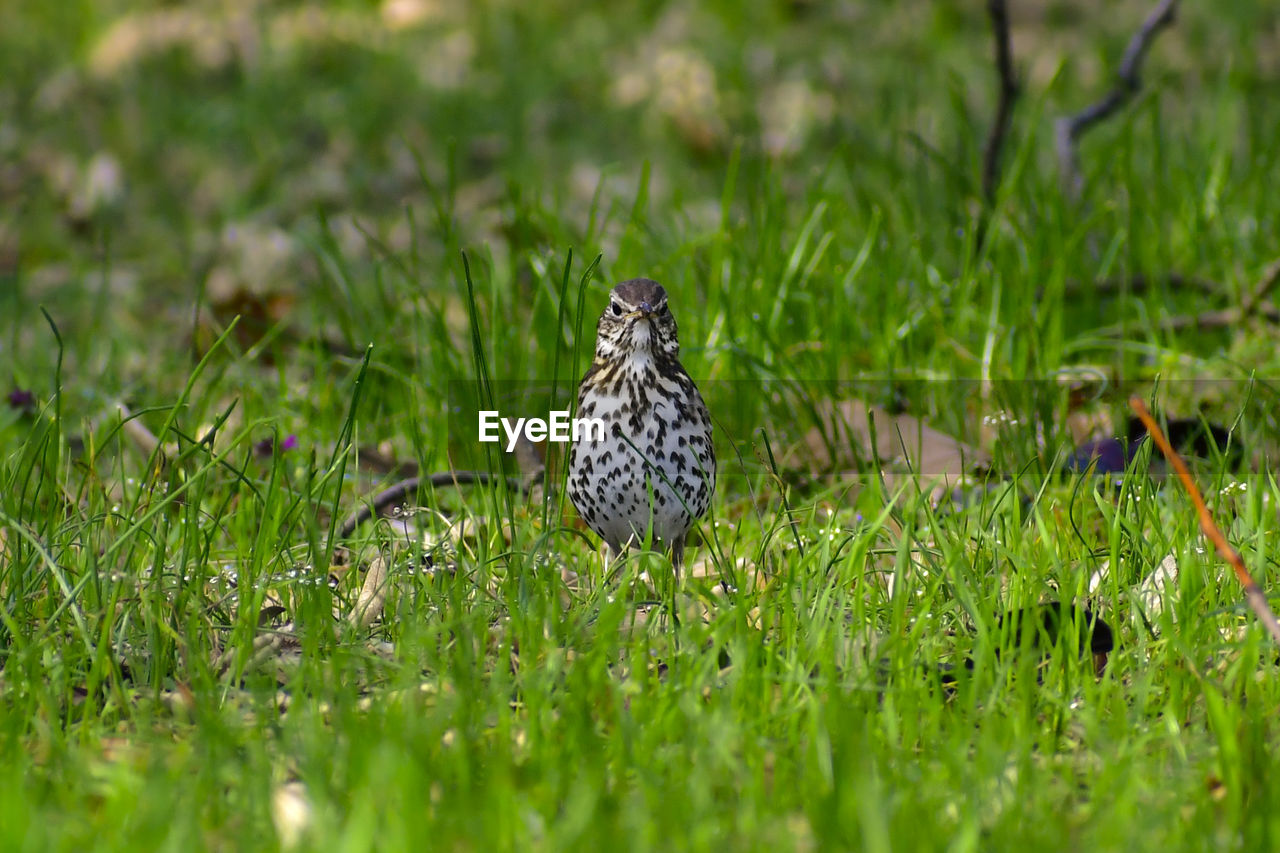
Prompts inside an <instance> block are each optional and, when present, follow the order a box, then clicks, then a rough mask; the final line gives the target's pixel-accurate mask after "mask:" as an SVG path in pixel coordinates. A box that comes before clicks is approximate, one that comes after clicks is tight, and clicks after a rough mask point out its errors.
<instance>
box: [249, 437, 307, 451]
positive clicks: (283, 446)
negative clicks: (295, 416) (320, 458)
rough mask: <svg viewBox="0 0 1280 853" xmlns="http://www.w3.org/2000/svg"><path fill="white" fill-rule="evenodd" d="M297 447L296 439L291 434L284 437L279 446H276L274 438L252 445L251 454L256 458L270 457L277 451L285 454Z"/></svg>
mask: <svg viewBox="0 0 1280 853" xmlns="http://www.w3.org/2000/svg"><path fill="white" fill-rule="evenodd" d="M297 446H298V437H297V436H296V435H294V434H293V433H290V434H289V435H287V436H285V438H284V441H282V442H280V444H279V445H277V444H276V440H275V439H274V438H264V439H262V441H258V442H255V443H254V445H253V452H254V454H256V455H258V456H271V455H273V454H274V453H276V452H277V451H279V452H280V453H285V452H286V451H289V450H293V449H294V448H296V447H297Z"/></svg>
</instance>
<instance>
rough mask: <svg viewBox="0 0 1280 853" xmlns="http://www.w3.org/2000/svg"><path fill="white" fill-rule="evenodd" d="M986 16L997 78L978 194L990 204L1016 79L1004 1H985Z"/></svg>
mask: <svg viewBox="0 0 1280 853" xmlns="http://www.w3.org/2000/svg"><path fill="white" fill-rule="evenodd" d="M987 14H988V15H990V17H991V30H992V34H993V35H994V36H995V43H996V72H997V73H998V74H999V75H1000V92H999V100H998V101H997V102H996V119H995V122H994V123H993V124H992V125H991V133H990V134H988V136H987V145H986V148H985V149H984V150H983V153H982V195H983V196H984V197H985V198H986V200H987V202H988V203H990V202H991V201H993V200H994V199H995V194H996V186H997V185H998V184H999V182H1000V154H1001V152H1002V151H1003V149H1004V142H1005V137H1006V136H1008V135H1009V120H1010V118H1012V116H1013V102H1014V101H1016V100H1017V99H1018V80H1017V78H1016V77H1015V76H1014V73H1013V49H1012V48H1011V47H1010V45H1009V12H1008V9H1006V8H1005V4H1004V0H987Z"/></svg>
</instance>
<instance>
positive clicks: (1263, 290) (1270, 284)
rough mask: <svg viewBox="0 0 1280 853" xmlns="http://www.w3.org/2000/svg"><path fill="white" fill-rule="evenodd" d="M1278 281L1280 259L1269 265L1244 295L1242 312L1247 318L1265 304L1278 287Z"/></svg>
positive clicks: (1241, 304)
mask: <svg viewBox="0 0 1280 853" xmlns="http://www.w3.org/2000/svg"><path fill="white" fill-rule="evenodd" d="M1277 281H1280V258H1276V259H1275V260H1274V261H1272V262H1271V263H1270V264H1268V265H1267V268H1266V269H1264V270H1263V271H1262V276H1261V277H1260V278H1259V279H1258V281H1257V283H1256V284H1254V286H1253V287H1252V288H1250V290H1249V292H1248V293H1246V294H1245V295H1244V299H1243V300H1241V302H1240V312H1241V313H1242V314H1244V315H1245V316H1246V317H1247V316H1249V315H1250V314H1252V313H1253V312H1255V311H1257V310H1258V308H1259V307H1260V306H1261V305H1263V304H1264V300H1265V299H1266V298H1267V295H1268V294H1269V293H1271V290H1272V288H1274V287H1275V286H1276V282H1277Z"/></svg>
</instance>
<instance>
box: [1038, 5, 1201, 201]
mask: <svg viewBox="0 0 1280 853" xmlns="http://www.w3.org/2000/svg"><path fill="white" fill-rule="evenodd" d="M1177 10H1178V0H1160V3H1159V5H1157V6H1156V8H1155V9H1153V10H1152V11H1151V14H1150V15H1148V16H1147V19H1146V20H1145V21H1143V22H1142V26H1141V27H1140V28H1139V29H1138V31H1137V32H1136V33H1134V36H1133V38H1132V39H1130V40H1129V46H1128V47H1127V48H1126V49H1125V52H1124V58H1123V59H1122V60H1121V61H1120V69H1119V71H1118V73H1117V74H1116V83H1115V86H1113V87H1112V89H1111V91H1110V92H1108V93H1107V94H1106V95H1105V96H1103V98H1102V100H1100V101H1097V102H1095V103H1093V104H1090V105H1089V106H1087V107H1085V108H1084V109H1083V110H1081V111H1080V112H1078V113H1076V114H1075V115H1071V116H1063V117H1062V118H1060V119H1058V120H1057V122H1056V123H1055V125H1054V131H1055V137H1056V142H1057V149H1058V166H1059V168H1060V169H1061V170H1062V182H1063V185H1064V186H1065V187H1066V188H1067V191H1068V192H1069V193H1070V194H1071V195H1072V196H1078V195H1079V194H1080V189H1081V184H1082V179H1081V177H1080V160H1079V156H1078V153H1077V151H1076V143H1077V142H1078V141H1079V139H1080V137H1081V135H1083V134H1084V132H1085V131H1086V130H1088V129H1089V128H1091V127H1093V126H1094V125H1095V124H1097V123H1098V122H1100V121H1103V120H1104V119H1106V118H1108V117H1110V116H1111V114H1112V113H1114V112H1116V110H1118V109H1120V107H1122V106H1124V104H1125V103H1126V102H1128V101H1129V99H1131V98H1132V97H1133V96H1134V95H1136V94H1137V93H1138V90H1139V89H1141V88H1142V80H1141V78H1140V77H1139V76H1138V75H1139V71H1140V69H1141V66H1142V60H1143V58H1144V57H1145V56H1146V53H1147V48H1148V47H1150V46H1151V41H1152V40H1153V39H1154V38H1155V37H1156V35H1158V34H1159V32H1160V31H1161V30H1162V29H1164V28H1165V27H1167V26H1169V25H1170V24H1172V23H1173V21H1174V18H1175V17H1176V15H1177Z"/></svg>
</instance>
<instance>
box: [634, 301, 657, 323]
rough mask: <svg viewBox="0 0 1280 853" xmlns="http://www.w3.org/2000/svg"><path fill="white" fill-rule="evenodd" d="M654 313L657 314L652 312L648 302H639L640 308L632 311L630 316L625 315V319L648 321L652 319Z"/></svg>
mask: <svg viewBox="0 0 1280 853" xmlns="http://www.w3.org/2000/svg"><path fill="white" fill-rule="evenodd" d="M656 313H658V312H656V311H654V310H653V306H652V305H650V304H649V303H648V302H641V303H640V306H639V307H638V308H636V310H634V311H632V312H631V313H630V314H628V315H627V318H628V319H634V318H636V317H642V318H644V319H646V320H648V319H649V318H650V317H652V316H653V315H654V314H656Z"/></svg>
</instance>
